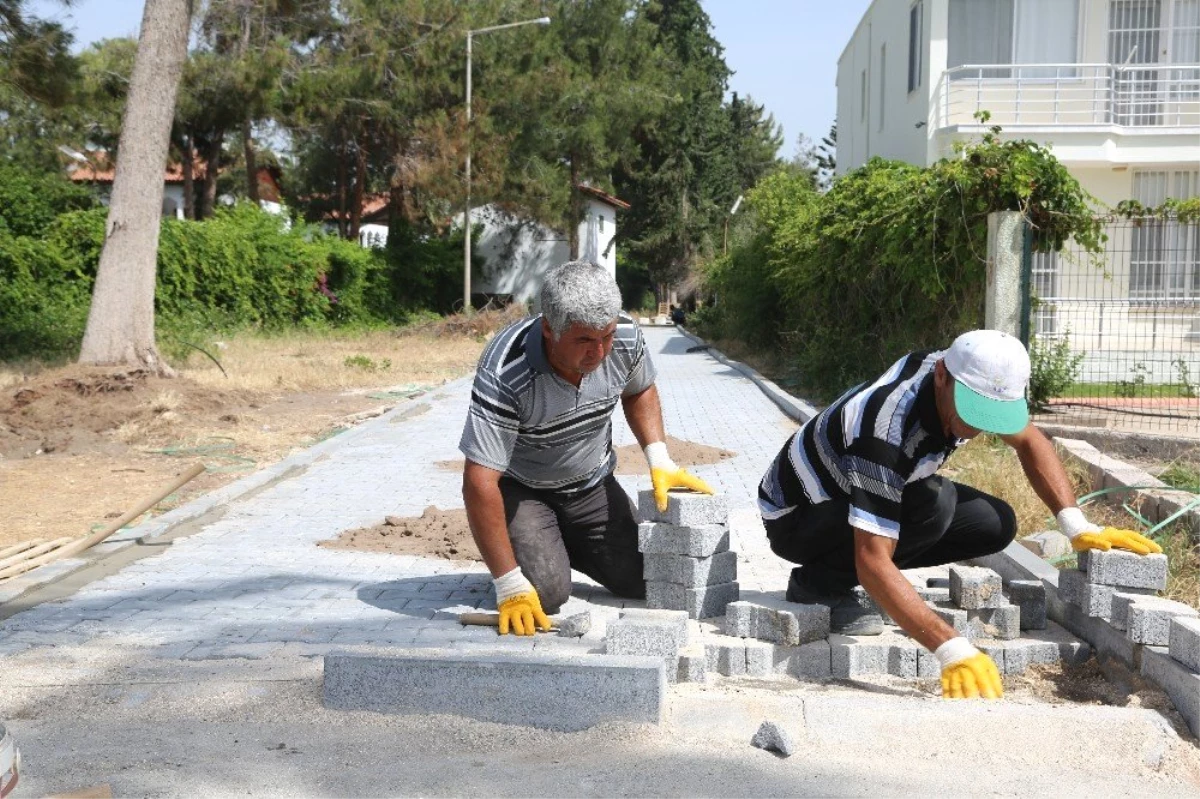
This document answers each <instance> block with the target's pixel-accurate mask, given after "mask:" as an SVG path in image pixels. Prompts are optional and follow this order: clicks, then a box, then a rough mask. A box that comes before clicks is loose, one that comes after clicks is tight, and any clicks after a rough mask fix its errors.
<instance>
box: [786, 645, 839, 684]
mask: <svg viewBox="0 0 1200 799" xmlns="http://www.w3.org/2000/svg"><path fill="white" fill-rule="evenodd" d="M773 657H774V661H775V662H774V666H773V670H774V672H775V673H776V674H786V675H788V676H789V677H795V678H796V679H798V680H824V679H828V678H829V676H830V674H831V669H832V662H831V660H830V650H829V641H827V640H821V641H812V642H811V643H807V644H802V645H800V646H776V647H775V651H774V654H773Z"/></svg>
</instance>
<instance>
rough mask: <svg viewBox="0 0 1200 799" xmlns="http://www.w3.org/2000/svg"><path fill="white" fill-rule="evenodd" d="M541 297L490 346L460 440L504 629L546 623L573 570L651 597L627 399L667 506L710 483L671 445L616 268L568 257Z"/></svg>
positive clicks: (524, 629)
mask: <svg viewBox="0 0 1200 799" xmlns="http://www.w3.org/2000/svg"><path fill="white" fill-rule="evenodd" d="M541 303H542V313H541V314H539V315H537V316H532V317H528V318H526V319H522V320H520V321H518V322H514V323H513V324H511V325H509V326H508V327H506V328H504V329H503V330H501V331H500V332H499V333H497V334H496V336H495V337H494V338H493V339H492V341H491V343H490V344H489V345H488V347H487V349H486V350H484V352H483V355H482V356H481V357H480V359H479V366H478V369H477V370H476V373H475V384H474V387H473V389H472V391H471V405H470V409H469V411H468V413H467V422H466V425H465V427H464V428H463V434H462V439H461V441H460V442H459V449H461V450H462V452H463V455H465V456H466V465H465V467H464V468H463V500H464V501H465V503H466V506H467V519H468V521H469V522H470V525H471V533H472V535H473V536H474V537H475V543H476V544H477V545H478V546H479V552H480V554H481V555H483V560H484V562H485V563H486V564H487V566H488V569H490V570H491V573H492V577H493V578H494V583H495V587H496V604H497V606H498V608H499V610H500V633H501V635H504V634H506V633H508V631H509V629H510V626H511V629H512V630H513V632H515V633H516V634H518V635H533V633H534V628H535V626H536V627H540V628H541V629H543V630H545V629H549V627H550V621H549V619H548V618H547V616H546V614H547V613H555V612H557V611H558V609H559V608H560V607H561V606H562V604H563V603H564V602H566V601H567V598H568V597H569V596H570V595H571V569H576V570H578V571H580V572H583V573H584V574H586V575H588V576H589V577H591V578H593V579H594V580H596V581H597V582H599V583H600V584H601V585H603V586H604V587H605V588H607V589H608V590H610V591H612V592H613V593H614V594H616V595H617V596H621V597H629V598H633V599H641V598H643V597H645V595H646V584H645V581H644V580H643V577H642V554H641V552H639V551H638V535H637V522H636V521H635V519H634V514H633V508H632V505H631V503H630V500H629V497H628V495H627V494H626V493H625V491H624V489H622V488H621V486H620V485H619V484H618V483H617V480H616V478H615V477H614V476H613V468H614V467H615V465H616V456H615V455H614V453H613V449H612V412H613V409H614V408H616V406H617V404H618V403H620V405H621V408H622V410H623V411H624V413H625V419H626V421H628V422H629V428H630V430H632V431H633V434H634V436H635V437H636V438H637V440H638V443H639V444H640V445H641V446H642V451H643V452H644V453H645V455H646V460H647V461H649V463H650V480H651V484H652V485H653V488H654V496H655V500H656V502H657V503H658V506H659V508H660V509H662V510H665V509H666V506H667V491H668V489H671V488H676V487H682V488H689V489H692V490H695V491H702V492H704V493H706V494H711V493H712V489H711V488H709V487H708V485H707V484H706V483H705V482H704V481H703V480H700V479H698V478H696V477H694V476H693V475H691V474H689V473H688V472H687V471H685V470H684V469H681V468H679V467H678V466H677V465H676V464H675V462H674V461H672V460H671V457H670V455H668V454H667V445H666V443H665V441H666V436H665V434H664V432H663V421H662V408H661V406H660V404H659V398H658V388H657V387H656V386H655V385H654V378H655V369H654V364H653V363H652V362H651V360H650V353H649V352H648V351H647V349H646V343H645V340H644V339H643V338H642V332H641V330H640V329H639V328H638V326H637V325H636V324H634V321H633V319H631V318H630V317H629V316H627V315H625V314H624V313H622V312H621V293H620V291H619V290H618V289H617V284H616V281H615V280H613V278H612V276H611V275H609V273H608V271H607V270H605V269H604V268H603V267H601V266H597V265H596V264H593V263H588V262H582V261H573V262H569V263H566V264H563V265H562V266H559V267H557V268H555V269H553V270H551V271H550V272H549V273H548V274H547V275H546V281H545V283H544V285H543V287H542V293H541Z"/></svg>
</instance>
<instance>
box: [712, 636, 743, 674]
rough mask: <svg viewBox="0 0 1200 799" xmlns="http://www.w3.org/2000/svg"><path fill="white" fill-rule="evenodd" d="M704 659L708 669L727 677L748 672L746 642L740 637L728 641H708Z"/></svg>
mask: <svg viewBox="0 0 1200 799" xmlns="http://www.w3.org/2000/svg"><path fill="white" fill-rule="evenodd" d="M704 659H705V665H706V667H707V668H708V671H710V672H713V673H716V674H721V675H724V676H726V677H741V676H744V675H745V674H746V642H745V641H744V640H742V639H740V638H738V639H731V640H728V641H706V642H705V643H704Z"/></svg>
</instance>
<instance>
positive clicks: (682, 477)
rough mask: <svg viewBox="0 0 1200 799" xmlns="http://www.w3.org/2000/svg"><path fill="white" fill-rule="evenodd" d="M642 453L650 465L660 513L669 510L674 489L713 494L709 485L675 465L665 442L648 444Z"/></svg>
mask: <svg viewBox="0 0 1200 799" xmlns="http://www.w3.org/2000/svg"><path fill="white" fill-rule="evenodd" d="M642 451H643V452H644V453H646V460H647V461H649V463H650V485H651V486H653V488H654V504H655V505H657V506H658V510H659V512H660V513H661V512H663V511H665V510H666V509H667V492H668V491H670V490H671V489H672V488H687V489H690V490H692V491H699V492H700V493H701V494H711V493H713V490H712V489H711V488H709V485H708V483H706V482H704V481H703V480H701V479H700V478H699V477H696V476H695V475H693V474H690V473H689V472H688V471H687V469H681V468H679V467H678V466H676V465H675V461H673V460H671V456H670V455H668V454H667V445H666V444H664V443H663V442H661V441H655V442H654V443H653V444H647V445H646V447H645V448H644V449H643V450H642Z"/></svg>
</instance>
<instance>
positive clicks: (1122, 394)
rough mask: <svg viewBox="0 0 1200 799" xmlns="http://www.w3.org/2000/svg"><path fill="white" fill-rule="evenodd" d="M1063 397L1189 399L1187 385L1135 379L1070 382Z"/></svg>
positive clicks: (1059, 395) (1190, 395) (1060, 395)
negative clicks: (1144, 381)
mask: <svg viewBox="0 0 1200 799" xmlns="http://www.w3.org/2000/svg"><path fill="white" fill-rule="evenodd" d="M1057 396H1058V397H1061V398H1063V399H1094V398H1098V397H1105V398H1110V397H1116V398H1122V399H1190V398H1191V397H1192V396H1194V395H1193V394H1191V393H1190V389H1189V387H1188V386H1185V385H1183V384H1181V383H1139V382H1136V381H1121V380H1118V381H1110V382H1107V383H1072V384H1071V385H1070V386H1068V387H1067V388H1066V389H1064V390H1063V392H1062V393H1061V394H1058V395H1057Z"/></svg>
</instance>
